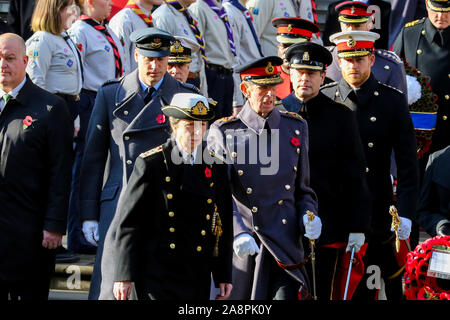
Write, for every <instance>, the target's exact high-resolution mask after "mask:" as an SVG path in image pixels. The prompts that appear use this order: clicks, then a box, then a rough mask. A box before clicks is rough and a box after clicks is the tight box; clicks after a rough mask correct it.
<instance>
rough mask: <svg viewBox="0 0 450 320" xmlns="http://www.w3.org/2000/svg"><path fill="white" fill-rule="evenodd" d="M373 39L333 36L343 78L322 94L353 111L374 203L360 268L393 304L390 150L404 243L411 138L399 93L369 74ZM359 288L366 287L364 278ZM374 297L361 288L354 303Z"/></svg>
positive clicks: (410, 214)
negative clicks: (370, 269)
mask: <svg viewBox="0 0 450 320" xmlns="http://www.w3.org/2000/svg"><path fill="white" fill-rule="evenodd" d="M378 37H379V35H378V34H377V33H374V32H367V31H345V32H340V33H337V34H334V35H333V36H332V37H331V40H332V41H333V42H334V43H336V44H337V50H338V56H339V63H340V66H341V70H342V76H343V77H342V79H341V80H340V81H339V82H334V83H331V84H328V85H325V86H323V87H322V92H323V93H324V94H325V95H326V96H328V97H329V98H331V99H333V100H335V101H338V102H342V103H345V104H346V105H347V106H348V107H349V108H350V109H352V110H353V111H354V112H356V118H357V122H358V128H359V133H360V136H361V141H362V144H363V148H364V153H365V159H366V163H367V168H366V173H367V182H368V184H369V189H370V193H371V195H372V204H373V206H372V223H371V232H370V233H369V234H368V237H367V238H368V247H367V253H366V256H365V263H366V266H370V265H377V266H379V267H380V269H381V277H382V278H383V279H384V281H385V289H386V296H387V298H388V299H393V300H398V299H401V297H402V286H401V285H402V284H401V277H399V276H398V274H397V272H398V269H399V268H400V267H399V266H398V265H397V262H396V258H395V248H394V245H393V242H394V239H395V235H394V234H393V233H392V232H391V231H390V225H391V220H392V219H391V215H390V214H389V206H390V205H392V204H394V202H393V193H392V184H391V178H390V164H391V152H392V150H394V153H395V161H396V163H397V173H398V174H397V178H398V187H397V203H396V206H397V208H398V214H399V216H400V220H401V225H400V228H399V233H398V236H399V238H400V240H406V239H407V238H408V237H409V234H410V231H411V220H413V219H414V218H415V213H416V201H417V195H418V165H417V154H416V138H415V133H414V127H413V123H412V120H411V116H410V113H409V109H408V105H407V102H406V99H405V98H404V96H403V94H402V93H401V92H400V91H398V90H397V89H395V88H392V87H390V86H388V85H386V84H384V83H382V82H380V81H378V80H377V79H376V78H375V76H374V75H373V74H372V73H371V67H372V66H373V64H374V60H375V57H374V55H373V52H374V47H373V44H374V41H375V39H377V38H378ZM365 277H367V274H366V276H365ZM361 283H363V284H364V283H366V279H365V278H363V279H362V281H361ZM374 294H375V290H369V289H368V288H367V287H366V286H364V285H360V286H359V288H358V289H357V291H356V292H355V295H354V298H358V297H359V298H362V297H365V298H366V299H369V300H371V299H372V300H373V298H374Z"/></svg>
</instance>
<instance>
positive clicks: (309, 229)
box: [303, 214, 322, 240]
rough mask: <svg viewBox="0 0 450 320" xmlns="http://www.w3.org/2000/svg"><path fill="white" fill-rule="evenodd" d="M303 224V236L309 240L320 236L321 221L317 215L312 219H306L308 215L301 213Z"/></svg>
mask: <svg viewBox="0 0 450 320" xmlns="http://www.w3.org/2000/svg"><path fill="white" fill-rule="evenodd" d="M303 224H304V225H305V232H306V233H305V237H307V238H308V239H310V240H315V239H317V238H319V237H320V233H321V232H322V221H321V220H320V218H319V217H317V216H315V217H314V219H313V220H312V221H309V220H308V215H307V214H304V215H303Z"/></svg>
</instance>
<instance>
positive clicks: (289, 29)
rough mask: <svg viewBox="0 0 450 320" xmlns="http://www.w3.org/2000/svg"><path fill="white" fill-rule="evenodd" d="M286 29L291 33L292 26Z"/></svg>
mask: <svg viewBox="0 0 450 320" xmlns="http://www.w3.org/2000/svg"><path fill="white" fill-rule="evenodd" d="M287 29H288V31H289V32H291V31H292V24H290V25H288V27H287Z"/></svg>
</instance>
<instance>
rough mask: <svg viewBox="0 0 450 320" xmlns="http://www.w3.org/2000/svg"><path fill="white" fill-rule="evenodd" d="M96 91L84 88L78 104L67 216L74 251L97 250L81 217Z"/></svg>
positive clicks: (70, 240)
mask: <svg viewBox="0 0 450 320" xmlns="http://www.w3.org/2000/svg"><path fill="white" fill-rule="evenodd" d="M95 97H96V93H95V92H93V91H87V90H82V91H81V94H80V101H78V102H77V104H78V112H79V113H78V115H79V116H80V131H79V132H78V136H77V137H76V138H75V139H74V143H75V159H74V162H73V167H72V189H71V192H70V200H69V214H68V217H67V246H68V249H69V250H71V251H73V252H79V253H83V252H86V251H92V250H95V247H93V246H92V245H90V244H89V243H88V242H87V241H86V239H85V238H84V235H83V232H82V230H81V229H82V221H81V219H80V172H81V161H82V159H83V152H84V145H85V138H86V131H87V126H88V124H89V119H90V117H91V113H92V109H93V108H94V104H95Z"/></svg>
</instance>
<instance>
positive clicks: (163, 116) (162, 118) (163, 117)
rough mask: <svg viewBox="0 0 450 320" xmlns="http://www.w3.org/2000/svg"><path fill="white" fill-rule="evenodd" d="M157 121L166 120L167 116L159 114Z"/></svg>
mask: <svg viewBox="0 0 450 320" xmlns="http://www.w3.org/2000/svg"><path fill="white" fill-rule="evenodd" d="M156 122H158V123H159V124H162V123H164V122H166V116H165V115H164V114H158V116H157V117H156Z"/></svg>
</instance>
